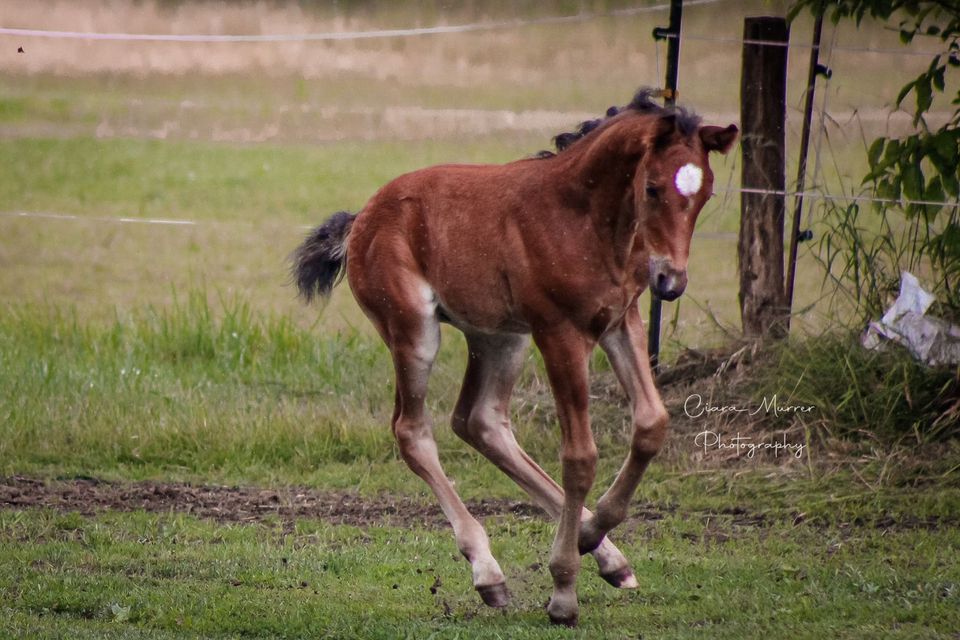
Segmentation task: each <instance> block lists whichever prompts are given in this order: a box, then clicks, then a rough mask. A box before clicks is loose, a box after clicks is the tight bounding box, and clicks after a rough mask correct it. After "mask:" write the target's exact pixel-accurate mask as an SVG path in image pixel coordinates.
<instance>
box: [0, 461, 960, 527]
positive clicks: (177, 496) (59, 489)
mask: <svg viewBox="0 0 960 640" xmlns="http://www.w3.org/2000/svg"><path fill="white" fill-rule="evenodd" d="M29 508H44V509H53V510H56V511H64V512H77V513H80V514H83V515H87V516H92V515H96V514H97V513H100V512H103V511H146V512H149V513H187V514H190V515H194V516H197V517H200V518H209V519H213V520H216V521H218V522H235V523H256V522H264V521H267V520H276V519H279V520H281V521H283V522H285V523H292V522H293V521H294V520H295V519H298V518H313V519H317V520H322V521H324V522H327V523H330V524H335V525H344V524H345V525H352V526H356V527H371V526H384V525H387V526H397V527H411V526H418V527H428V528H446V527H449V524H448V523H447V520H446V518H445V516H444V515H443V512H442V511H441V510H440V507H439V506H438V505H437V504H435V503H433V502H431V501H429V500H428V499H418V498H416V497H411V496H401V495H392V494H379V495H376V496H360V495H358V494H356V493H351V492H346V491H319V490H316V489H309V488H305V487H289V488H283V489H263V488H258V487H226V486H216V485H201V486H197V485H191V484H185V483H176V482H174V483H165V482H133V483H127V482H106V481H103V480H98V479H95V478H79V479H71V480H57V481H50V482H48V481H44V480H39V479H35V478H27V477H23V476H13V477H9V478H0V509H29ZM467 508H468V509H469V510H470V513H472V514H473V515H474V516H476V517H477V518H479V519H481V520H482V519H485V518H489V517H497V516H505V515H509V516H512V517H519V518H527V519H533V518H536V519H540V520H546V519H547V515H546V513H545V512H544V511H543V510H542V509H540V508H539V507H538V506H536V505H534V504H531V503H529V502H524V501H520V500H508V499H489V500H474V501H468V502H467ZM672 515H680V516H681V517H683V518H691V519H699V520H702V521H703V522H704V523H705V525H706V526H707V528H708V529H710V528H711V527H712V528H716V527H718V526H719V527H720V529H722V530H724V531H725V532H726V533H724V534H723V536H722V539H726V538H728V537H730V535H729V534H731V532H735V531H742V530H745V529H749V528H756V527H761V528H763V527H769V526H771V525H773V524H776V523H783V522H787V523H790V524H792V525H793V526H799V525H801V524H804V525H808V526H816V527H826V526H830V524H831V523H827V522H824V521H822V520H820V519H811V520H807V519H806V518H805V516H804V514H796V513H793V514H785V515H784V516H783V517H779V516H771V515H768V514H765V513H759V512H755V511H750V510H748V509H744V508H743V507H740V506H731V507H729V508H725V509H721V510H718V511H712V510H690V511H681V510H680V509H678V508H677V507H676V506H674V505H656V504H649V503H648V504H637V505H635V506H634V508H633V509H632V510H631V513H630V517H629V519H628V522H626V523H625V525H626V526H625V528H626V529H628V530H629V529H632V528H635V527H637V526H639V525H641V524H642V523H652V522H656V521H658V520H662V519H663V518H665V517H667V516H672ZM832 524H834V525H837V526H838V527H839V528H840V529H841V530H844V529H851V528H861V527H865V528H878V529H885V530H900V529H928V530H935V529H939V528H940V527H944V526H948V527H955V526H960V521H958V520H957V519H953V518H936V517H930V518H922V519H921V518H912V517H905V518H899V519H897V518H893V517H890V516H889V515H887V514H878V516H877V518H876V519H869V520H867V519H862V518H857V519H855V520H854V521H853V522H840V523H832ZM708 534H709V532H708Z"/></svg>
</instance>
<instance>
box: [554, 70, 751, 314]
mask: <svg viewBox="0 0 960 640" xmlns="http://www.w3.org/2000/svg"><path fill="white" fill-rule="evenodd" d="M654 95H655V93H654V92H653V91H652V90H650V89H641V90H640V91H638V92H637V94H636V96H635V97H634V98H633V101H632V102H631V103H630V104H628V105H627V106H626V107H623V108H617V107H610V109H609V110H607V113H606V115H605V116H604V117H601V118H597V119H596V120H587V121H586V122H583V123H582V124H581V125H580V126H579V128H577V129H576V130H575V131H572V132H570V133H562V134H560V135H558V136H556V138H554V141H555V143H556V146H557V151H558V152H563V151H564V150H566V149H567V148H568V147H572V146H573V145H574V144H575V143H578V142H579V141H580V140H582V139H584V138H587V137H588V136H589V137H591V138H594V139H595V140H596V143H597V144H598V146H600V147H602V148H603V149H618V148H619V150H620V154H621V155H622V156H625V157H627V158H629V159H630V161H631V162H632V161H633V159H636V161H637V165H636V170H635V171H634V173H633V182H632V190H631V191H632V193H631V195H632V203H633V204H632V206H633V207H634V208H635V214H636V220H637V227H636V233H637V235H638V236H639V237H640V238H642V240H643V243H644V247H645V248H646V250H647V253H648V254H649V282H650V289H651V290H652V291H653V292H654V293H656V294H657V295H658V296H660V297H661V298H663V299H665V300H674V299H676V298H678V297H679V296H680V294H682V293H683V290H684V289H685V288H686V286H687V257H688V256H689V253H690V239H691V237H692V236H693V227H694V224H695V223H696V221H697V216H698V215H699V213H700V210H701V209H702V208H703V205H704V204H705V203H706V202H707V200H708V199H710V196H711V195H713V172H712V171H711V170H710V163H709V161H708V158H707V156H708V154H709V153H710V152H711V151H719V152H720V153H726V152H727V151H729V150H730V148H731V147H732V146H733V143H734V142H735V141H736V139H737V127H736V126H735V125H730V126H729V127H726V128H724V127H715V126H702V125H701V123H700V118H699V117H697V116H696V115H694V114H693V113H690V112H689V111H687V110H685V109H681V108H666V107H662V106H660V105H659V104H657V103H655V102H654V101H653V99H652V98H653V96H654ZM594 132H596V134H595V135H593V136H590V134H591V133H594ZM584 145H589V143H588V142H587V141H584V143H583V144H580V145H578V146H579V147H580V148H585V147H584ZM544 153H545V154H546V155H553V154H550V153H549V152H544ZM541 157H544V154H541Z"/></svg>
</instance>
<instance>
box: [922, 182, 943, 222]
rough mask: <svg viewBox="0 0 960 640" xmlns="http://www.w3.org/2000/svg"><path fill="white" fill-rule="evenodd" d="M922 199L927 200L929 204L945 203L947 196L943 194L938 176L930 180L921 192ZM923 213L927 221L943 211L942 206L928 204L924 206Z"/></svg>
mask: <svg viewBox="0 0 960 640" xmlns="http://www.w3.org/2000/svg"><path fill="white" fill-rule="evenodd" d="M923 199H924V200H929V201H930V202H943V203H944V204H945V203H946V199H947V196H946V194H945V193H944V192H943V183H942V182H941V181H940V176H934V177H933V178H931V179H930V182H929V183H928V184H927V187H926V188H925V189H924V190H923ZM924 208H925V210H924V213H925V214H926V216H927V219H928V220H930V219H932V218H933V217H934V216H935V215H937V213H938V212H939V211H940V210H941V209H943V205H942V204H928V205H924Z"/></svg>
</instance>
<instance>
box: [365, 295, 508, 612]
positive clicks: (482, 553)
mask: <svg viewBox="0 0 960 640" xmlns="http://www.w3.org/2000/svg"><path fill="white" fill-rule="evenodd" d="M402 300H403V298H401V299H400V300H396V299H395V300H393V301H392V302H391V304H389V306H388V311H389V313H385V314H381V315H377V314H376V313H375V311H374V312H369V311H368V313H369V315H371V317H372V318H373V319H374V321H375V324H377V327H378V329H380V332H381V334H382V335H383V337H384V340H385V341H386V343H387V346H388V347H389V348H390V352H391V354H392V356H393V363H394V368H395V369H396V376H397V389H396V406H395V407H394V419H393V433H394V436H395V437H396V439H397V444H398V445H399V448H400V454H401V456H402V457H403V459H404V461H405V462H406V463H407V465H408V466H409V467H410V469H411V470H412V471H413V472H414V473H416V474H417V475H418V476H420V477H421V478H422V479H423V480H424V481H425V482H426V483H427V485H429V487H430V489H431V490H432V491H433V493H434V495H435V496H436V497H437V500H438V501H439V502H440V507H441V508H442V509H443V512H444V514H445V515H446V516H447V519H448V520H449V521H450V524H451V525H452V526H453V532H454V535H455V536H456V540H457V547H458V548H459V549H460V552H461V553H462V554H463V555H464V557H466V559H467V560H468V561H469V562H470V566H471V567H472V570H473V585H474V587H475V588H476V589H477V591H478V592H479V594H480V597H481V598H482V599H483V601H484V602H485V603H486V604H488V605H490V606H493V607H503V606H506V604H507V601H508V597H509V596H508V593H507V589H506V584H505V579H504V576H503V571H501V569H500V565H499V564H498V563H497V561H496V559H494V557H493V555H492V554H491V552H490V542H489V539H488V538H487V534H486V532H485V531H484V529H483V526H482V525H481V524H480V523H479V522H477V520H476V519H475V518H474V517H473V516H471V515H470V513H469V511H467V508H466V506H465V505H464V504H463V501H462V500H461V499H460V496H459V495H457V492H456V490H455V489H454V487H453V485H452V484H451V482H450V480H449V479H448V478H447V476H446V474H444V472H443V468H442V467H441V466H440V459H439V457H438V455H437V445H436V442H435V441H434V438H433V430H432V427H431V423H430V418H429V415H428V414H427V411H426V408H425V406H424V399H425V396H426V392H427V379H428V377H429V375H430V369H431V367H432V366H433V361H434V358H435V357H436V354H437V350H438V348H439V344H440V327H439V324H438V322H437V319H436V317H435V315H434V314H433V313H426V312H424V310H423V307H422V304H421V305H420V307H421V308H417V305H416V304H409V305H405V304H404V303H403V302H402ZM414 301H416V299H415V298H414Z"/></svg>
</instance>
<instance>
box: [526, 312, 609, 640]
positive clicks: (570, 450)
mask: <svg viewBox="0 0 960 640" xmlns="http://www.w3.org/2000/svg"><path fill="white" fill-rule="evenodd" d="M533 337H534V340H535V341H536V343H537V346H538V347H539V348H540V352H541V353H542V354H543V360H544V363H545V365H546V369H547V376H548V378H549V379H550V387H551V388H552V390H553V396H554V399H555V400H556V404H557V415H558V417H559V419H560V432H561V439H562V443H561V453H560V458H561V462H562V465H563V508H562V510H561V512H560V521H559V524H558V525H557V535H556V538H554V541H553V549H552V551H551V553H550V574H551V575H552V576H553V595H552V596H551V598H550V603H549V604H548V605H547V613H548V614H549V615H550V620H551V622H553V623H554V624H563V625H567V626H571V627H572V626H575V625H576V624H577V621H578V617H579V606H578V603H577V589H576V582H577V574H578V573H579V571H580V551H579V548H578V539H579V532H580V521H581V520H580V514H581V512H582V510H583V504H584V501H585V500H586V497H587V493H588V492H589V491H590V487H591V486H592V485H593V478H594V474H595V473H596V467H597V447H596V445H595V444H594V441H593V433H592V432H591V430H590V416H589V413H588V411H587V405H588V380H587V377H588V360H589V355H590V352H591V351H592V350H593V346H594V345H593V342H592V340H590V339H589V338H587V337H585V336H584V335H582V334H581V333H580V332H578V331H577V330H575V329H573V328H565V329H564V330H560V331H551V332H548V333H538V332H535V333H534V336H533ZM598 544H599V542H598Z"/></svg>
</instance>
